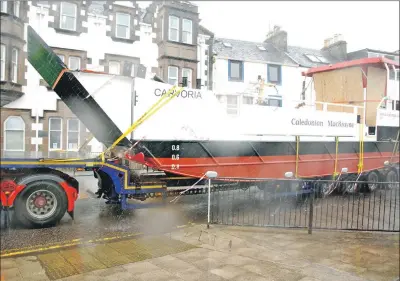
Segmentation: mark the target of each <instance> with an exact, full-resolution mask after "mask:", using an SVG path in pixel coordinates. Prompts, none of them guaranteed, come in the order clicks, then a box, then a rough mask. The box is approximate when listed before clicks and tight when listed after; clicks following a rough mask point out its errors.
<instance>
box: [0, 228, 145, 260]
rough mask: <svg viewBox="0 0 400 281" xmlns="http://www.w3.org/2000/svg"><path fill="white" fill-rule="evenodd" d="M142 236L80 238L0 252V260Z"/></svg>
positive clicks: (137, 234) (139, 233) (135, 234)
mask: <svg viewBox="0 0 400 281" xmlns="http://www.w3.org/2000/svg"><path fill="white" fill-rule="evenodd" d="M139 235H143V233H141V232H138V233H133V234H127V235H121V236H113V237H103V238H97V239H90V240H83V239H82V238H79V239H74V240H71V241H69V242H67V243H60V244H54V245H49V244H47V245H37V246H34V247H25V248H20V249H12V250H11V251H7V250H6V251H1V252H0V258H8V257H13V256H17V255H18V256H19V255H26V254H30V253H35V252H44V251H49V250H55V249H63V248H67V247H72V246H78V245H85V244H93V243H99V242H107V241H112V240H117V239H124V238H130V237H135V236H139Z"/></svg>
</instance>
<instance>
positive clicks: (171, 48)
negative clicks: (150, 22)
mask: <svg viewBox="0 0 400 281" xmlns="http://www.w3.org/2000/svg"><path fill="white" fill-rule="evenodd" d="M170 16H174V17H176V18H178V22H179V24H178V41H172V40H170V37H169V26H170ZM184 19H187V20H191V22H192V25H191V27H192V29H191V32H192V36H191V43H186V42H184V41H183V21H184ZM155 21H156V28H157V29H156V30H157V31H156V32H157V37H156V38H157V39H156V42H157V44H158V66H159V75H160V76H161V78H162V79H164V81H166V82H168V66H175V67H178V81H177V83H178V85H181V83H182V68H189V69H191V71H192V77H191V80H192V85H191V87H192V88H195V87H196V78H197V76H198V74H197V62H198V53H197V40H198V28H199V14H198V9H197V6H195V5H192V4H190V3H187V2H183V1H182V2H180V1H177V2H167V1H163V2H160V3H159V6H158V12H157V13H156V19H155Z"/></svg>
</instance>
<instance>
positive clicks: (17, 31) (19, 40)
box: [0, 1, 29, 106]
mask: <svg viewBox="0 0 400 281" xmlns="http://www.w3.org/2000/svg"><path fill="white" fill-rule="evenodd" d="M1 8H2V10H1V32H0V34H1V46H2V61H3V59H4V66H3V65H2V69H1V70H0V72H2V77H1V78H2V79H1V81H0V83H1V106H4V105H6V104H7V103H9V102H11V101H14V100H16V99H18V98H20V97H21V96H22V95H23V94H24V91H23V86H25V85H26V79H25V71H26V69H25V56H26V54H25V49H24V45H25V38H24V26H25V22H26V21H27V11H28V9H29V7H28V3H27V2H25V1H21V2H17V1H2V2H1ZM13 49H15V50H16V51H17V64H16V65H17V70H16V71H17V72H16V78H17V79H16V80H15V79H14V77H12V76H13V70H12V69H13V66H12V65H13ZM3 51H5V52H4V53H3ZM3 67H4V70H3ZM3 76H4V78H3Z"/></svg>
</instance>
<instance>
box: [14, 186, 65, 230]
mask: <svg viewBox="0 0 400 281" xmlns="http://www.w3.org/2000/svg"><path fill="white" fill-rule="evenodd" d="M67 204H68V202H67V196H66V195H65V192H64V191H63V190H62V189H61V187H60V186H59V185H58V184H57V183H55V182H52V181H44V180H43V181H35V182H32V183H30V184H29V185H28V186H27V187H26V188H25V189H24V190H23V191H22V193H21V194H20V195H19V196H18V197H17V198H16V200H15V205H14V206H15V216H16V219H17V220H18V221H19V222H20V223H22V224H23V225H24V226H25V227H48V226H53V225H55V224H57V223H58V222H59V221H60V220H61V219H62V217H63V216H64V214H65V212H66V211H67Z"/></svg>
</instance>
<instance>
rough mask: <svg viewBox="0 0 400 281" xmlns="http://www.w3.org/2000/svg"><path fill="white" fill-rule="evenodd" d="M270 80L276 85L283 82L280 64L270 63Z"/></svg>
mask: <svg viewBox="0 0 400 281" xmlns="http://www.w3.org/2000/svg"><path fill="white" fill-rule="evenodd" d="M268 82H269V83H273V84H276V85H280V84H281V83H282V69H281V66H280V65H272V64H269V65H268Z"/></svg>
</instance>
